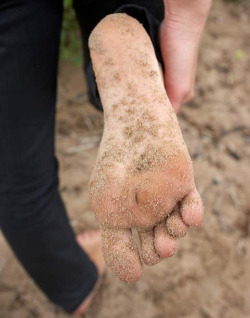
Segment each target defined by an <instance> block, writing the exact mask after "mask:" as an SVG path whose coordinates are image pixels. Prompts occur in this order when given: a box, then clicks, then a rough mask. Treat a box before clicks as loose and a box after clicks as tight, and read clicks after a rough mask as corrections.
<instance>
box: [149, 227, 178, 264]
mask: <svg viewBox="0 0 250 318" xmlns="http://www.w3.org/2000/svg"><path fill="white" fill-rule="evenodd" d="M154 231H155V241H154V243H155V249H156V252H157V254H158V255H159V256H160V258H168V257H171V256H173V255H174V254H175V253H176V251H177V241H176V240H175V239H174V238H173V237H172V236H171V235H170V234H169V233H168V231H167V228H166V225H165V221H163V222H161V223H160V224H158V225H156V227H155V230H154Z"/></svg>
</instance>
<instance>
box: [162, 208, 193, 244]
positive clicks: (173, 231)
mask: <svg viewBox="0 0 250 318" xmlns="http://www.w3.org/2000/svg"><path fill="white" fill-rule="evenodd" d="M166 227H167V231H168V233H169V234H170V235H171V236H173V237H175V238H181V237H184V236H185V235H186V234H187V231H188V225H187V224H185V223H184V222H183V220H182V217H181V214H180V211H179V209H178V208H176V209H175V210H174V211H173V213H171V214H170V215H169V217H168V218H167V219H166Z"/></svg>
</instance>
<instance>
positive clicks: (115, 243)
mask: <svg viewBox="0 0 250 318" xmlns="http://www.w3.org/2000/svg"><path fill="white" fill-rule="evenodd" d="M102 249H103V255H104V259H105V261H106V263H107V265H108V266H109V267H110V269H111V270H112V271H113V272H114V274H115V275H116V276H118V277H119V278H120V279H121V280H123V281H125V282H135V281H138V280H139V279H140V278H141V276H142V266H141V261H140V256H139V253H138V249H137V246H136V243H135V242H134V240H133V238H132V233H131V230H112V229H105V230H102Z"/></svg>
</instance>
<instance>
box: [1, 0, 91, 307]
mask: <svg viewBox="0 0 250 318" xmlns="http://www.w3.org/2000/svg"><path fill="white" fill-rule="evenodd" d="M61 18H62V3H61V1H55V0H35V1H34V0H30V1H0V226H1V229H2V231H3V233H4V235H5V237H6V239H7V240H8V242H9V244H10V245H11V247H12V248H13V250H14V251H15V253H16V255H17V257H18V259H19V260H20V262H21V263H22V264H23V266H24V267H25V269H26V270H27V271H28V273H29V274H30V275H31V276H32V278H33V279H34V280H35V281H36V283H37V284H38V285H39V286H40V288H41V289H42V290H43V291H44V292H45V293H46V294H47V296H48V297H49V298H50V299H51V300H52V301H53V302H54V303H56V304H57V305H59V306H61V307H63V308H64V309H65V310H67V311H72V310H74V309H75V308H76V307H77V306H78V305H79V304H80V303H81V302H82V301H83V299H84V298H85V297H86V296H87V295H88V294H89V292H90V291H91V290H92V289H93V286H94V285H95V283H96V280H97V271H96V268H95V266H94V265H93V264H92V262H91V261H90V260H89V259H88V257H87V255H86V254H85V253H83V251H82V250H81V248H80V247H79V245H78V244H77V243H76V241H75V236H74V233H73V231H72V229H71V227H70V225H69V222H68V219H67V216H66V213H65V209H64V207H63V204H62V202H61V199H60V196H59V193H58V190H57V188H58V177H57V170H58V169H57V162H56V159H55V157H54V119H55V99H56V77H57V60H58V45H59V38H60V29H61Z"/></svg>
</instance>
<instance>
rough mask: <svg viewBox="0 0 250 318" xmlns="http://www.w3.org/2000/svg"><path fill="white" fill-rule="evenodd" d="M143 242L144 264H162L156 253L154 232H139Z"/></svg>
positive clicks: (142, 254)
mask: <svg viewBox="0 0 250 318" xmlns="http://www.w3.org/2000/svg"><path fill="white" fill-rule="evenodd" d="M138 233H139V237H140V241H141V257H142V260H143V262H144V264H146V265H149V266H153V265H156V264H157V263H159V262H160V256H159V255H158V254H157V253H156V250H155V247H154V231H153V230H148V231H140V230H138Z"/></svg>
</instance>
